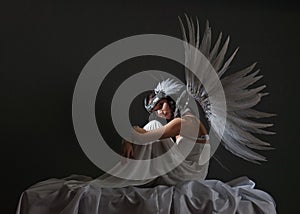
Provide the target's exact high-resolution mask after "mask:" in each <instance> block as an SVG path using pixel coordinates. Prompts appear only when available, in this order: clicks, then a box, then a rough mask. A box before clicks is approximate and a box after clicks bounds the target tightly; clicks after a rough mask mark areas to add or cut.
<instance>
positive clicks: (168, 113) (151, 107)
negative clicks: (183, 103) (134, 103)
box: [145, 91, 177, 120]
mask: <svg viewBox="0 0 300 214" xmlns="http://www.w3.org/2000/svg"><path fill="white" fill-rule="evenodd" d="M145 108H146V109H147V111H148V112H155V113H156V116H158V117H160V118H164V119H167V120H171V119H173V118H174V116H177V115H176V114H175V111H176V104H175V101H174V100H173V99H172V98H171V97H170V96H164V94H157V93H155V92H154V91H152V92H151V93H150V94H149V95H148V96H147V97H146V98H145Z"/></svg>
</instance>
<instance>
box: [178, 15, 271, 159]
mask: <svg viewBox="0 0 300 214" xmlns="http://www.w3.org/2000/svg"><path fill="white" fill-rule="evenodd" d="M185 20H186V25H187V27H186V28H185V25H184V23H183V21H182V20H181V19H180V17H179V21H180V26H181V28H182V33H183V40H184V41H185V42H186V43H185V44H184V48H185V64H186V65H189V66H190V68H193V69H194V71H196V72H197V76H200V77H203V76H205V75H207V73H208V72H212V71H211V70H209V69H205V66H200V65H201V63H203V55H204V56H205V57H206V60H208V61H209V63H210V64H211V66H212V67H213V68H214V70H215V72H217V75H218V77H219V78H220V81H221V84H222V87H223V90H224V94H225V98H226V108H227V109H226V111H227V112H226V113H227V118H226V125H225V130H224V133H223V134H222V136H219V137H220V138H221V139H222V144H223V146H224V147H225V148H226V149H227V150H229V151H230V152H231V153H233V154H234V155H236V156H239V157H241V158H243V159H245V160H248V161H251V162H254V163H259V161H265V160H266V159H265V157H263V156H262V155H260V154H258V153H256V152H255V151H253V150H252V149H258V150H266V149H272V148H271V147H270V144H269V143H267V142H264V141H262V140H260V139H259V138H257V137H256V136H254V134H267V135H269V134H274V132H271V131H267V130H264V128H267V127H270V126H272V125H273V124H269V123H259V122H255V121H253V119H252V120H251V119H250V118H265V117H270V116H274V114H270V113H264V112H260V111H257V110H254V109H253V107H254V106H255V105H256V104H257V103H259V102H260V100H261V98H262V97H263V96H265V95H267V93H263V92H262V90H263V89H264V88H265V85H263V86H260V87H257V88H252V89H249V86H250V85H252V84H253V83H255V82H256V81H258V80H259V79H260V78H262V75H260V76H257V74H258V72H259V70H256V71H255V72H253V69H254V67H255V65H256V64H255V63H254V64H253V65H251V66H249V67H246V68H245V69H242V70H240V71H237V72H234V73H233V74H230V75H228V76H226V77H224V78H222V76H223V74H224V73H225V72H226V71H227V70H228V68H229V66H230V64H231V62H232V60H233V58H234V57H235V55H236V53H237V51H238V49H236V50H235V51H234V52H233V54H232V55H231V56H230V57H229V58H228V59H227V60H225V54H226V52H227V49H228V44H229V37H227V39H226V41H225V42H224V44H223V45H222V47H220V46H221V40H222V33H220V35H219V37H218V39H217V41H216V43H215V44H214V45H212V41H211V40H212V33H211V28H210V27H209V23H208V22H207V23H206V27H205V31H204V33H203V36H202V40H201V42H200V30H199V22H198V19H196V24H194V22H193V20H192V19H191V18H189V17H188V16H185ZM187 44H190V45H192V46H194V47H195V48H197V49H198V50H200V52H201V53H202V54H203V55H202V57H201V56H199V54H197V53H196V52H195V51H193V50H192V49H191V48H190V47H189V45H187ZM186 67H187V66H186ZM185 79H186V87H187V88H186V89H187V91H188V92H189V93H190V94H191V95H192V96H193V97H194V98H195V99H196V100H197V101H198V102H199V103H200V105H201V107H202V108H203V110H204V112H205V115H206V117H207V119H208V121H211V119H212V117H215V116H216V115H214V113H213V112H212V111H211V104H210V102H209V99H208V93H207V91H206V90H205V88H204V86H203V84H202V83H201V82H200V81H199V79H198V78H196V76H195V75H194V74H193V73H192V72H191V71H190V70H188V69H186V70H185ZM210 125H211V127H210V129H213V130H215V131H216V132H215V133H218V131H217V129H218V127H216V126H214V124H212V123H210ZM220 135H221V134H220Z"/></svg>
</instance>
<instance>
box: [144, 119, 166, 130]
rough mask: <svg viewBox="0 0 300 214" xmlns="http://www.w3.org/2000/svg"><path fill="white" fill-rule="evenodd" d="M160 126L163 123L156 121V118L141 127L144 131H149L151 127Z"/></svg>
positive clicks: (156, 127)
mask: <svg viewBox="0 0 300 214" xmlns="http://www.w3.org/2000/svg"><path fill="white" fill-rule="evenodd" d="M162 126H163V125H162V124H161V123H160V122H159V121H157V120H151V121H149V122H148V123H147V124H146V125H145V126H144V127H143V128H144V129H145V130H146V131H150V130H153V129H158V128H160V127H162Z"/></svg>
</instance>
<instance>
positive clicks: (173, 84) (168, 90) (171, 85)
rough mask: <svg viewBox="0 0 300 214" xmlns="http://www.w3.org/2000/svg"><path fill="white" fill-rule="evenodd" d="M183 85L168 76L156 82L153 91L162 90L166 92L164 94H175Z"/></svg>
mask: <svg viewBox="0 0 300 214" xmlns="http://www.w3.org/2000/svg"><path fill="white" fill-rule="evenodd" d="M183 86H184V85H183V84H181V83H179V82H177V81H175V80H173V79H170V78H168V79H166V80H163V81H162V82H160V83H158V85H157V86H156V88H155V89H154V91H155V93H159V92H161V91H162V92H164V93H165V94H166V96H170V95H177V94H179V92H180V91H181V89H182V88H183Z"/></svg>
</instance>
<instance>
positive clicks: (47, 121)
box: [0, 0, 300, 213]
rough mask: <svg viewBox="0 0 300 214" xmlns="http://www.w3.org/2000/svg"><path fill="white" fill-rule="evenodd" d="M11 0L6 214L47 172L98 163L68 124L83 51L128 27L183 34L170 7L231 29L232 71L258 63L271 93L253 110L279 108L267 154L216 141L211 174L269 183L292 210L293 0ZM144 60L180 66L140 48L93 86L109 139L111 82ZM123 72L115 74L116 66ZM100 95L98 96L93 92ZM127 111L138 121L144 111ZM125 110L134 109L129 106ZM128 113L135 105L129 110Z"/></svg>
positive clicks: (2, 82) (126, 32) (4, 98)
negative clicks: (261, 158) (253, 154)
mask: <svg viewBox="0 0 300 214" xmlns="http://www.w3.org/2000/svg"><path fill="white" fill-rule="evenodd" d="M207 2H208V1H207ZM207 2H205V1H200V0H199V1H130V3H127V2H126V1H114V0H112V1H108V2H106V3H101V2H99V1H64V2H62V1H37V0H35V1H18V2H17V1H10V3H6V4H5V5H1V11H0V24H1V34H0V35H1V40H0V42H1V46H0V53H1V58H0V62H1V64H0V65H1V69H0V96H1V105H0V109H1V111H0V112H1V119H0V121H1V127H0V130H1V135H0V136H1V145H2V149H1V159H2V170H1V174H2V175H1V178H2V180H3V181H2V189H3V190H4V191H2V192H1V197H2V199H1V202H2V203H1V208H0V209H1V213H14V212H15V209H16V206H17V202H18V198H19V197H20V195H21V193H22V191H24V190H25V189H26V188H28V187H29V186H31V185H33V184H34V183H36V182H38V181H41V180H45V179H48V178H52V177H55V178H62V177H66V176H68V175H70V174H83V175H88V176H91V177H97V176H99V175H100V174H101V173H102V172H101V171H100V170H99V169H98V168H97V167H96V166H95V165H93V164H92V163H91V162H90V161H89V159H88V158H87V157H86V156H85V154H84V153H83V152H82V150H81V148H80V146H79V144H78V142H77V139H76V136H75V133H74V130H73V124H72V114H71V110H72V109H71V106H72V95H73V90H74V86H75V84H76V80H77V78H78V76H79V74H80V72H81V70H82V68H83V67H84V65H85V64H86V63H87V62H88V60H89V59H90V58H91V57H92V56H93V55H94V54H95V53H97V52H98V51H99V50H100V49H102V48H103V47H105V46H106V45H108V44H110V43H112V42H114V41H116V40H118V39H122V38H124V37H127V36H132V35H137V34H144V33H157V34H166V35H171V36H175V37H178V38H181V32H180V28H179V22H178V19H177V16H182V15H183V14H184V13H187V14H189V15H191V16H198V17H199V19H200V22H201V24H202V29H203V23H204V22H205V21H206V20H209V21H210V25H211V27H212V29H213V36H214V37H213V38H214V39H215V38H216V37H217V35H218V34H219V32H223V35H224V36H227V35H230V36H231V44H230V48H229V53H232V51H233V50H234V49H235V48H236V47H238V46H239V47H240V50H239V52H238V55H237V57H236V59H235V60H234V61H233V66H232V69H231V71H230V72H232V71H234V70H235V69H239V68H243V67H245V66H248V65H250V64H252V63H253V62H258V64H257V68H260V69H261V74H263V75H264V78H263V79H262V80H260V81H259V84H266V85H267V89H266V90H265V91H268V92H270V95H268V96H267V97H265V98H264V99H263V100H262V102H261V103H260V104H259V105H258V109H260V110H264V111H267V112H273V113H277V114H278V115H277V116H276V117H274V118H270V119H268V121H269V122H272V123H274V124H275V125H274V127H272V128H271V130H274V131H276V132H277V134H276V135H274V136H267V137H265V136H264V137H263V138H264V139H265V140H267V141H269V142H271V143H272V145H273V146H274V147H275V148H276V149H275V150H273V151H269V152H264V153H262V154H264V155H265V156H266V157H267V158H268V162H266V163H263V164H262V165H255V164H251V163H247V162H245V161H243V160H241V159H239V158H236V157H233V155H231V154H230V153H228V152H226V151H225V150H224V149H222V148H220V149H219V151H218V158H219V159H220V160H221V162H222V164H223V165H224V166H225V167H226V168H227V169H224V168H222V167H221V166H220V165H219V164H218V163H216V161H212V162H211V167H210V172H209V176H208V178H209V179H220V180H223V181H228V180H230V179H233V178H236V177H238V176H243V175H247V176H248V177H249V178H250V179H252V180H254V181H255V182H256V184H257V188H260V189H262V190H265V191H267V192H269V193H270V194H271V195H272V196H273V197H274V199H275V201H276V203H277V208H278V212H279V213H295V212H296V208H297V195H298V191H299V187H298V185H297V183H298V182H297V181H298V180H299V176H297V175H296V173H297V171H298V170H299V167H298V166H297V164H298V156H299V155H298V154H299V151H300V150H299V142H298V139H299V137H298V135H297V131H298V130H297V129H298V127H299V125H298V124H297V122H298V112H297V110H298V109H299V108H298V107H299V106H297V104H296V100H297V99H298V98H299V96H298V94H296V93H297V92H298V91H299V89H298V87H299V79H297V78H296V75H297V74H298V73H299V71H298V69H299V63H298V62H299V59H298V58H299V56H300V54H299V48H300V47H299V44H300V43H299V40H300V39H299V21H300V14H299V7H298V5H297V4H296V3H295V2H296V1H295V2H294V1H269V2H268V1H258V0H257V1H216V0H215V1H209V2H210V3H207ZM225 2H226V3H225ZM145 69H160V70H165V71H168V72H175V73H176V75H177V74H179V73H180V71H181V70H182V67H180V66H179V65H177V64H176V63H174V62H171V61H170V60H165V59H161V58H157V57H149V58H147V57H141V58H138V59H133V60H129V61H128V62H124V63H122V64H120V65H119V66H117V67H116V68H115V69H114V70H113V71H112V73H111V75H109V76H108V77H107V79H106V81H105V82H104V83H103V85H102V86H101V88H100V90H99V93H98V99H97V104H96V108H97V112H96V115H97V120H98V124H99V128H100V130H102V131H103V132H104V135H105V137H106V138H111V142H112V147H114V148H116V146H115V145H118V143H119V136H118V135H117V134H116V132H115V131H114V129H113V126H112V124H111V121H110V116H109V115H110V107H109V105H110V100H111V96H110V95H111V94H112V92H113V90H114V89H115V88H116V87H117V86H118V84H120V83H121V82H122V80H124V79H126V77H128V76H129V75H130V74H133V73H136V72H139V71H141V70H145ZM122 72H123V73H122ZM100 98H101V99H100ZM134 104H135V106H139V109H138V110H137V111H136V112H134V113H136V114H137V115H138V118H139V119H138V120H136V121H133V123H138V124H139V125H142V121H143V120H144V118H142V117H144V116H146V112H145V111H144V110H143V108H142V106H140V103H139V101H136V102H135V103H134ZM131 112H133V111H131ZM133 116H134V114H133Z"/></svg>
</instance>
